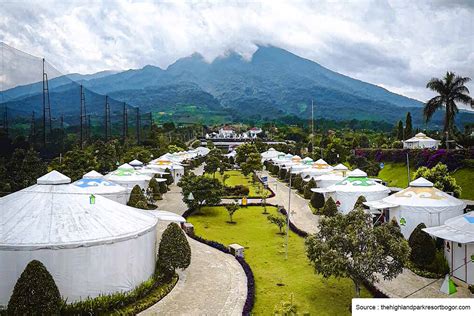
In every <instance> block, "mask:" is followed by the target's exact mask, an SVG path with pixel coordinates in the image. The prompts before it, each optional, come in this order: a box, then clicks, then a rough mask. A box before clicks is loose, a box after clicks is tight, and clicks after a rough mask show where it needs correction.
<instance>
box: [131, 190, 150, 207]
mask: <svg viewBox="0 0 474 316" xmlns="http://www.w3.org/2000/svg"><path fill="white" fill-rule="evenodd" d="M127 205H128V206H131V207H136V208H141V209H144V210H146V209H148V201H147V199H146V197H145V194H143V191H142V189H141V188H140V186H139V185H135V186H134V187H133V189H132V193H130V199H129V200H128V203H127Z"/></svg>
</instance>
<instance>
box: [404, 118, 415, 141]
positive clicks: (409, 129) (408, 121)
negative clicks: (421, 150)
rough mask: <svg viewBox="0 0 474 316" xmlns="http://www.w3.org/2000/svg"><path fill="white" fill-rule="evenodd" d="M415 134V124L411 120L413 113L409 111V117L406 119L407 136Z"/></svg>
mask: <svg viewBox="0 0 474 316" xmlns="http://www.w3.org/2000/svg"><path fill="white" fill-rule="evenodd" d="M412 136H413V124H412V122H411V113H410V112H408V113H407V118H406V119H405V138H406V139H408V138H410V137H412Z"/></svg>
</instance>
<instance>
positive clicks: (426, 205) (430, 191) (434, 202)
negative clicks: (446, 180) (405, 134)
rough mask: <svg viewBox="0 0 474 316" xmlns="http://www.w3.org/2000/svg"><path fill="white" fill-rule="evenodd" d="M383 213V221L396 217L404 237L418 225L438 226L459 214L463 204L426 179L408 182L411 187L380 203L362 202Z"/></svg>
mask: <svg viewBox="0 0 474 316" xmlns="http://www.w3.org/2000/svg"><path fill="white" fill-rule="evenodd" d="M365 204H366V205H367V206H369V207H372V208H376V209H380V210H384V215H385V219H386V220H387V221H388V220H391V219H392V218H395V219H396V220H397V222H398V224H399V225H400V228H401V231H402V234H403V236H405V238H407V239H408V238H409V237H410V235H411V233H412V232H413V230H414V229H415V228H416V226H418V225H419V224H421V223H424V224H425V225H426V227H433V226H439V225H441V224H443V223H444V222H445V221H446V220H447V219H449V218H453V217H455V216H458V215H461V214H463V212H464V209H465V208H466V204H465V203H464V202H463V201H462V200H459V199H457V198H455V197H453V196H451V195H449V194H447V193H445V192H443V191H441V190H438V189H437V188H435V187H434V186H433V183H431V182H430V181H428V180H426V179H425V178H418V179H416V180H414V181H412V182H410V186H409V187H408V188H406V189H404V190H402V191H400V192H397V193H394V194H392V195H390V196H388V197H386V198H383V199H381V200H380V201H373V202H367V203H365Z"/></svg>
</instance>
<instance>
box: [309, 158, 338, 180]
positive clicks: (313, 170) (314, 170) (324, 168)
mask: <svg viewBox="0 0 474 316" xmlns="http://www.w3.org/2000/svg"><path fill="white" fill-rule="evenodd" d="M331 171H332V167H331V166H330V165H329V164H328V163H327V162H326V161H324V160H323V159H318V160H316V161H315V162H314V163H313V164H312V165H311V166H310V167H309V168H306V169H304V170H302V171H301V177H302V178H303V180H304V181H306V182H308V181H310V180H311V178H313V179H314V178H316V177H318V176H321V175H323V174H327V173H330V172H331Z"/></svg>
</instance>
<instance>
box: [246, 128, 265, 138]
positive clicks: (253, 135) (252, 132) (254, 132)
mask: <svg viewBox="0 0 474 316" xmlns="http://www.w3.org/2000/svg"><path fill="white" fill-rule="evenodd" d="M261 132H262V129H261V128H259V127H252V128H251V129H249V132H248V134H249V135H250V138H257V135H258V134H260V133H261Z"/></svg>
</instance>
